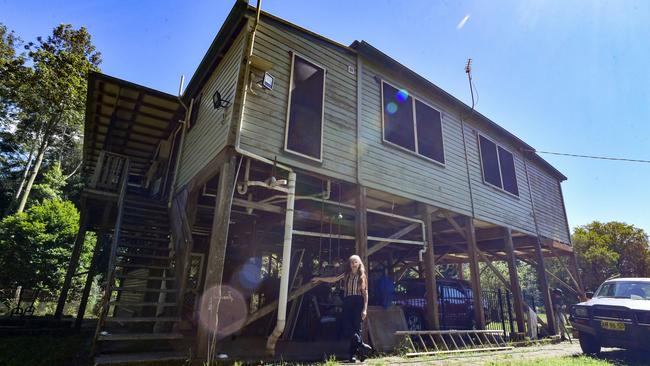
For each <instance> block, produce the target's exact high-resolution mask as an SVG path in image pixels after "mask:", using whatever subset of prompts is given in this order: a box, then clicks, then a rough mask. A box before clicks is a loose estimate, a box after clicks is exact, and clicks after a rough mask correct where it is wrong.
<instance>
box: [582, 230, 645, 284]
mask: <svg viewBox="0 0 650 366" xmlns="http://www.w3.org/2000/svg"><path fill="white" fill-rule="evenodd" d="M648 245H649V243H648V235H647V234H646V233H645V231H643V229H639V228H636V227H634V225H629V224H625V223H622V222H617V221H611V222H607V223H601V222H598V221H594V222H592V223H590V224H588V225H584V226H579V227H577V228H575V230H574V232H573V247H574V250H575V253H576V259H577V261H578V268H579V271H580V272H581V274H582V280H583V282H584V286H585V288H587V289H595V288H596V287H598V285H600V284H601V283H602V282H603V281H605V280H606V279H608V278H609V277H612V276H615V275H620V276H624V277H649V276H650V268H649V266H650V248H649V246H648Z"/></svg>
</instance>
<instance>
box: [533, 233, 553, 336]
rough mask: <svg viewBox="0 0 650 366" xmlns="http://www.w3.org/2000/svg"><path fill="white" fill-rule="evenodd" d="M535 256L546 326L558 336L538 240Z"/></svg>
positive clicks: (542, 254) (542, 255) (538, 240)
mask: <svg viewBox="0 0 650 366" xmlns="http://www.w3.org/2000/svg"><path fill="white" fill-rule="evenodd" d="M535 255H536V257H537V266H536V269H537V281H538V285H539V290H540V292H541V293H542V299H543V300H544V309H545V310H546V324H547V325H548V332H549V334H551V335H555V334H557V328H556V324H555V312H554V311H553V310H554V309H553V300H552V298H551V289H550V288H549V285H548V277H547V276H546V266H545V265H544V253H542V243H541V241H540V239H539V237H538V238H536V245H535Z"/></svg>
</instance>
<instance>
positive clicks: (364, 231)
mask: <svg viewBox="0 0 650 366" xmlns="http://www.w3.org/2000/svg"><path fill="white" fill-rule="evenodd" d="M367 193H368V192H367V189H366V187H363V186H361V185H359V186H357V194H356V197H355V201H356V205H355V206H356V209H355V216H354V217H355V220H354V222H355V225H354V230H355V237H356V240H355V250H356V254H357V255H358V256H359V257H361V262H363V263H364V264H365V265H366V266H367V268H368V270H370V263H368V212H367V209H368V207H367V202H368V200H367Z"/></svg>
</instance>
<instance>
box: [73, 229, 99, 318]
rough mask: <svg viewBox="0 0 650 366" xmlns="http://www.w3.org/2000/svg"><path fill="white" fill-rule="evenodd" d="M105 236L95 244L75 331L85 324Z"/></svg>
mask: <svg viewBox="0 0 650 366" xmlns="http://www.w3.org/2000/svg"><path fill="white" fill-rule="evenodd" d="M105 235H106V234H104V233H102V234H100V235H98V238H97V242H96V243H95V250H94V251H93V258H92V259H91V261H90V267H89V268H88V273H87V274H86V284H85V285H84V289H83V292H82V293H81V300H80V301H79V308H78V309H77V319H76V320H75V322H74V327H75V329H80V328H81V323H83V320H84V314H85V313H86V305H88V296H90V290H91V288H92V285H93V280H94V279H95V275H96V274H97V261H98V259H99V253H100V252H101V249H102V247H103V246H104V245H105V244H106V240H105V239H106V238H105Z"/></svg>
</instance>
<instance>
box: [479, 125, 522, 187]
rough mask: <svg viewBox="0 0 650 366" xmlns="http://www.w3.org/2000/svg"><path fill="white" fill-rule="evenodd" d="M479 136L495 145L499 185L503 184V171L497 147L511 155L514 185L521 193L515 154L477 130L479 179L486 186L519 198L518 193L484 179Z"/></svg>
mask: <svg viewBox="0 0 650 366" xmlns="http://www.w3.org/2000/svg"><path fill="white" fill-rule="evenodd" d="M481 137H483V138H485V139H486V140H488V141H490V142H492V143H493V144H494V145H495V148H496V152H497V165H498V167H499V177H500V178H501V185H503V172H502V171H501V158H500V155H499V147H500V148H501V149H503V150H505V151H507V152H509V153H510V154H511V155H512V165H513V167H514V171H515V185H516V186H517V192H518V193H521V191H520V189H519V179H518V178H517V164H516V162H515V156H516V155H515V153H513V152H512V150H510V149H508V148H506V147H505V146H503V145H501V144H499V143H498V142H497V141H496V140H494V139H493V138H491V137H489V136H488V135H486V134H484V133H482V132H479V131H477V133H476V143H477V147H478V157H479V161H480V163H481V180H482V181H483V183H484V184H486V185H488V186H490V187H492V188H494V189H497V190H499V191H500V192H503V193H506V194H508V195H510V196H512V197H514V198H516V199H520V197H519V195H518V194H514V193H512V192H509V191H506V190H505V188H503V187H499V186H497V185H495V184H492V183H490V182H488V181H487V180H485V170H484V165H483V153H482V152H481Z"/></svg>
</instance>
